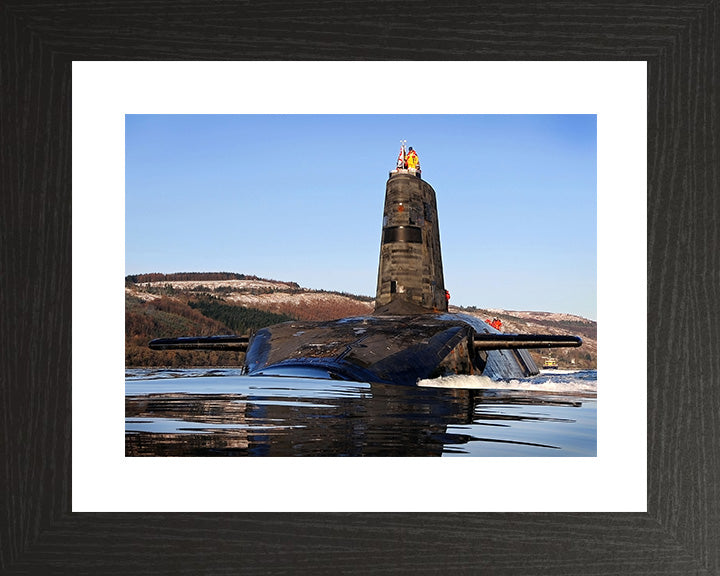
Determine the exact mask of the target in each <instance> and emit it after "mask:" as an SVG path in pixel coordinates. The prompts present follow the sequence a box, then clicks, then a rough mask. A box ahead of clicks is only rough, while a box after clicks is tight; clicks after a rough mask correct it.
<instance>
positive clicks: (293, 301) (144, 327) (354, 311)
mask: <svg viewBox="0 0 720 576" xmlns="http://www.w3.org/2000/svg"><path fill="white" fill-rule="evenodd" d="M125 294H126V300H125V302H126V303H125V325H126V333H125V344H126V350H125V362H126V366H128V367H130V366H174V367H178V366H210V365H223V366H239V365H241V364H242V361H243V355H242V354H240V353H237V352H205V351H193V352H188V351H163V352H159V351H153V350H150V349H149V348H148V347H147V343H148V342H149V341H150V340H152V339H153V338H165V337H175V336H189V335H197V336H205V335H211V334H244V333H249V332H253V331H256V330H258V329H259V328H262V327H264V326H268V325H270V324H275V323H277V322H284V321H286V320H293V319H297V320H314V321H321V320H333V319H337V318H344V317H348V316H360V315H363V314H369V313H370V312H372V310H373V307H374V302H373V299H372V298H369V297H366V296H357V295H353V294H345V293H339V292H326V291H319V290H310V289H306V288H301V287H300V286H298V284H296V283H294V282H282V281H277V280H268V279H263V278H258V277H255V276H247V275H243V274H234V273H226V272H213V273H178V274H168V275H165V274H141V275H133V276H128V277H127V278H126V282H125ZM450 311H451V312H463V313H466V314H471V315H473V316H476V317H478V318H481V319H482V320H487V319H491V318H493V317H497V318H499V319H500V320H501V321H502V322H503V327H502V329H503V331H505V332H543V333H550V334H577V335H579V336H581V337H582V338H583V346H582V347H581V348H577V349H575V348H572V349H562V348H560V349H556V350H552V351H551V352H552V356H553V357H554V358H556V359H557V360H558V361H559V364H560V368H595V367H596V365H597V325H596V323H595V322H594V321H591V320H587V319H585V318H581V317H579V316H573V315H571V314H555V313H550V312H520V311H509V310H495V309H482V308H474V307H473V308H459V307H457V306H450ZM531 353H532V355H533V357H534V359H535V362H536V363H537V364H538V366H541V365H542V363H543V357H544V356H547V355H548V351H547V350H543V351H538V352H535V351H531Z"/></svg>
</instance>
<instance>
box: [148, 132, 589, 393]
mask: <svg viewBox="0 0 720 576" xmlns="http://www.w3.org/2000/svg"><path fill="white" fill-rule="evenodd" d="M411 151H412V149H410V151H406V150H405V143H404V141H403V142H402V145H401V149H400V154H399V156H398V161H397V167H396V168H395V169H393V170H392V171H391V172H390V174H389V178H388V180H387V184H386V187H385V207H384V212H383V224H382V236H381V242H380V263H379V268H378V277H377V291H376V296H375V309H374V311H373V312H372V313H371V314H368V315H365V316H356V317H351V318H343V319H340V320H332V321H327V322H308V321H294V320H293V321H290V322H283V323H281V324H275V325H273V326H269V327H267V328H262V329H260V330H258V331H257V332H255V334H253V335H251V336H233V335H231V336H209V337H181V338H161V339H157V340H153V341H151V342H150V344H149V346H150V348H152V349H154V350H169V349H194V350H199V349H212V350H238V351H244V352H245V364H244V367H243V371H244V373H246V374H248V375H250V376H294V377H310V378H323V379H336V380H349V381H356V382H370V383H381V384H401V385H416V384H417V382H418V381H420V380H423V379H429V378H437V377H439V376H448V375H452V374H468V375H484V376H488V377H490V378H492V379H494V380H508V379H513V378H524V377H527V376H533V375H535V374H537V373H538V372H539V371H538V368H537V366H536V365H535V362H534V361H533V359H532V357H531V356H530V354H529V352H528V351H527V350H528V349H530V348H559V347H577V346H581V345H582V340H581V339H580V338H579V337H577V336H566V335H555V334H507V333H503V332H501V331H500V330H498V329H496V328H493V327H492V326H490V325H489V324H487V323H486V322H484V321H482V320H481V319H479V318H476V317H475V316H472V315H469V314H451V313H449V312H448V299H449V298H448V296H449V294H448V292H447V291H446V290H445V282H444V279H443V267H442V257H441V253H440V227H439V224H438V213H437V204H436V199H435V191H434V190H433V188H432V187H431V186H430V184H428V183H427V182H426V181H425V180H423V179H422V177H421V171H420V165H419V162H418V160H417V155H416V153H415V155H414V156H411V154H412V152H411ZM409 152H410V153H409ZM409 156H410V162H409V163H408V157H409Z"/></svg>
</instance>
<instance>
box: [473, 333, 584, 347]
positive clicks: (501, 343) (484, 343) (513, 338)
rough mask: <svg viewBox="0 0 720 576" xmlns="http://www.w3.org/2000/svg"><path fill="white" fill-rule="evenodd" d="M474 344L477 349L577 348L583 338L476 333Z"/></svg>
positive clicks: (554, 335) (556, 335) (553, 335)
mask: <svg viewBox="0 0 720 576" xmlns="http://www.w3.org/2000/svg"><path fill="white" fill-rule="evenodd" d="M473 344H474V346H475V349H476V350H502V349H504V348H508V349H522V348H577V347H578V346H582V339H581V338H580V337H578V336H565V335H559V334H476V335H475V337H474V339H473Z"/></svg>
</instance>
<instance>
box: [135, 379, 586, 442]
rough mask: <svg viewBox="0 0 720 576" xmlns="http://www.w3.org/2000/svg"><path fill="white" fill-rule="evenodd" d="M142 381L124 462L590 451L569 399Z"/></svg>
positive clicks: (352, 386) (308, 382) (349, 386)
mask: <svg viewBox="0 0 720 576" xmlns="http://www.w3.org/2000/svg"><path fill="white" fill-rule="evenodd" d="M147 376H148V375H147V374H146V375H145V378H133V377H132V376H131V377H130V378H128V379H127V381H126V424H125V425H126V436H125V438H126V455H128V456H441V455H453V454H471V455H483V454H482V450H487V451H488V453H489V454H491V455H552V456H557V455H568V454H574V453H576V452H577V446H576V443H575V441H574V440H573V441H568V438H571V437H573V435H576V436H577V435H578V434H579V437H583V436H586V435H588V434H589V435H590V436H591V438H590V437H588V438H586V439H585V441H587V442H590V444H591V446H590V447H589V448H588V449H587V450H588V451H589V453H584V454H583V455H594V450H595V448H594V444H595V436H594V402H591V405H592V413H591V418H590V419H589V420H588V422H586V423H584V424H582V425H581V426H578V420H577V416H579V413H578V414H574V412H582V411H583V402H582V401H581V400H580V399H578V398H573V397H571V396H568V395H562V396H559V395H553V394H552V393H549V392H543V393H536V392H532V391H512V390H502V391H497V390H477V389H444V388H421V387H401V386H392V385H375V384H373V385H369V384H358V383H348V382H334V381H329V380H312V379H295V378H249V377H245V376H238V375H236V374H220V375H217V374H213V375H207V374H205V375H202V376H197V375H194V377H192V378H166V375H164V374H162V375H160V376H158V377H155V376H150V377H151V378H155V379H147ZM584 414H588V413H587V410H585V412H584ZM585 418H586V416H585V417H583V418H582V419H581V420H584V419H585ZM558 427H560V428H561V429H563V431H562V433H558V432H557V431H558ZM590 428H591V429H592V430H590ZM570 432H572V433H570ZM568 433H570V434H568ZM480 447H484V448H482V450H480ZM478 450H480V452H478ZM584 450H585V449H581V450H580V452H583V451H584ZM566 453H567V454H566Z"/></svg>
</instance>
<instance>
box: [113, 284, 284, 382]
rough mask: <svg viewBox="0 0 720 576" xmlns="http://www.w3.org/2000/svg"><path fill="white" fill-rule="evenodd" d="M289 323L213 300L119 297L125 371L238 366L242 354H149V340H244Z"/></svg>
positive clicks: (208, 351)
mask: <svg viewBox="0 0 720 576" xmlns="http://www.w3.org/2000/svg"><path fill="white" fill-rule="evenodd" d="M287 320H293V318H292V317H290V316H287V315H281V314H273V313H271V312H265V311H263V310H255V309H252V308H243V307H241V306H234V305H229V304H224V303H223V302H222V301H220V300H219V299H216V300H215V301H212V300H211V299H209V298H206V299H203V300H200V301H187V302H183V301H180V300H178V299H175V298H169V297H167V296H161V297H159V298H155V299H152V300H142V299H140V298H137V297H135V296H132V295H129V294H127V295H126V296H125V366H126V367H138V366H172V367H176V368H177V367H181V366H242V364H243V362H244V360H245V355H244V353H242V352H232V351H210V350H151V349H150V348H149V347H148V343H149V342H150V340H153V339H155V338H176V337H179V336H212V335H216V334H249V333H252V332H255V331H257V330H258V329H260V328H264V327H265V326H270V325H271V324H276V323H278V322H285V321H287Z"/></svg>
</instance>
